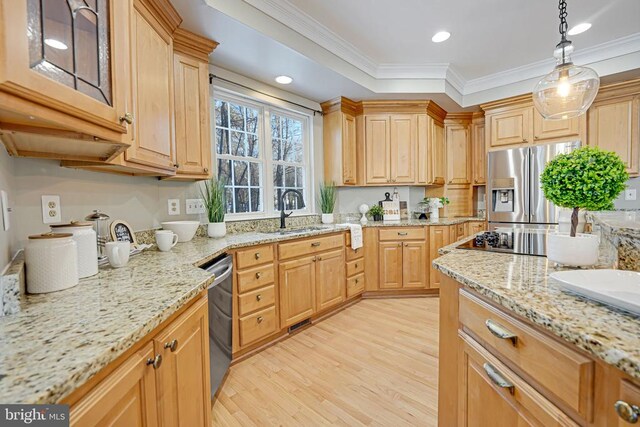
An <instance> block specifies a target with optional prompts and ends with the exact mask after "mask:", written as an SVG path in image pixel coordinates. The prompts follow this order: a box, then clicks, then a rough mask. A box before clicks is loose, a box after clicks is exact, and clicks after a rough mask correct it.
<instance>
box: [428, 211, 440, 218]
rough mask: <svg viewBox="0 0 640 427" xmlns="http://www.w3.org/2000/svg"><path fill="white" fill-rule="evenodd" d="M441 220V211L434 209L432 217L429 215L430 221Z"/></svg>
mask: <svg viewBox="0 0 640 427" xmlns="http://www.w3.org/2000/svg"><path fill="white" fill-rule="evenodd" d="M439 219H440V209H439V208H434V209H431V215H429V220H430V221H438V220H439Z"/></svg>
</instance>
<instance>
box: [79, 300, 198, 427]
mask: <svg viewBox="0 0 640 427" xmlns="http://www.w3.org/2000/svg"><path fill="white" fill-rule="evenodd" d="M208 331H209V329H208V318H207V299H206V298H201V299H200V300H198V301H197V302H195V303H194V304H193V305H192V306H191V307H189V308H188V309H187V310H186V311H185V312H184V313H183V314H182V315H180V316H179V317H178V318H177V319H176V320H174V321H173V322H171V323H170V324H169V325H168V326H167V327H166V328H165V329H164V330H162V331H161V332H160V333H159V334H158V335H156V336H155V337H154V338H153V339H152V340H150V341H148V342H146V344H144V346H143V347H141V348H140V349H139V350H138V351H136V352H134V353H133V354H132V355H130V356H129V357H128V358H127V359H126V360H125V361H124V362H122V363H121V364H120V365H119V366H118V367H116V368H115V370H114V371H112V372H111V373H109V374H108V375H107V376H106V378H104V379H103V380H102V381H100V382H99V383H98V384H97V385H96V386H95V387H94V388H93V389H91V390H90V391H89V392H88V393H87V394H85V395H84V396H83V397H82V398H81V399H80V400H79V401H78V402H76V403H74V404H73V405H72V406H71V409H70V418H71V425H72V426H79V427H83V426H94V425H100V426H123V427H130V426H157V425H169V426H202V427H204V426H209V425H210V424H211V420H210V417H211V415H210V409H211V408H210V405H211V388H210V380H209V332H208Z"/></svg>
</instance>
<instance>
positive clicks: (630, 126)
mask: <svg viewBox="0 0 640 427" xmlns="http://www.w3.org/2000/svg"><path fill="white" fill-rule="evenodd" d="M639 106H640V95H635V96H628V97H623V98H617V99H612V100H606V101H601V102H597V103H594V104H593V105H592V106H591V108H589V145H593V146H596V147H600V148H602V149H603V150H606V151H613V152H615V153H616V154H618V155H619V156H620V157H621V158H622V161H623V162H624V163H625V165H626V166H627V172H629V174H630V175H632V176H636V175H638V174H639V173H640V165H639V162H640V154H639V153H640V131H639V129H638V128H639V126H640V112H639V111H640V108H639Z"/></svg>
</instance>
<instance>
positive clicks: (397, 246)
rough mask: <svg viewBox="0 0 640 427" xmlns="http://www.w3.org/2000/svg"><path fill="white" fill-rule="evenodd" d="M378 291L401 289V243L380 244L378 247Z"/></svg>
mask: <svg viewBox="0 0 640 427" xmlns="http://www.w3.org/2000/svg"><path fill="white" fill-rule="evenodd" d="M379 248H380V249H379V251H380V256H379V262H380V289H399V288H401V287H402V242H382V243H380V245H379Z"/></svg>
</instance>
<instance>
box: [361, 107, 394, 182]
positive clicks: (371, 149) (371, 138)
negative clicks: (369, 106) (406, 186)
mask: <svg viewBox="0 0 640 427" xmlns="http://www.w3.org/2000/svg"><path fill="white" fill-rule="evenodd" d="M364 123H365V125H364V129H365V132H364V141H365V142H364V144H365V163H366V166H365V169H366V183H367V184H388V183H391V162H390V158H391V129H390V128H391V125H390V119H389V116H388V115H386V114H383V115H367V116H365V118H364Z"/></svg>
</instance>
